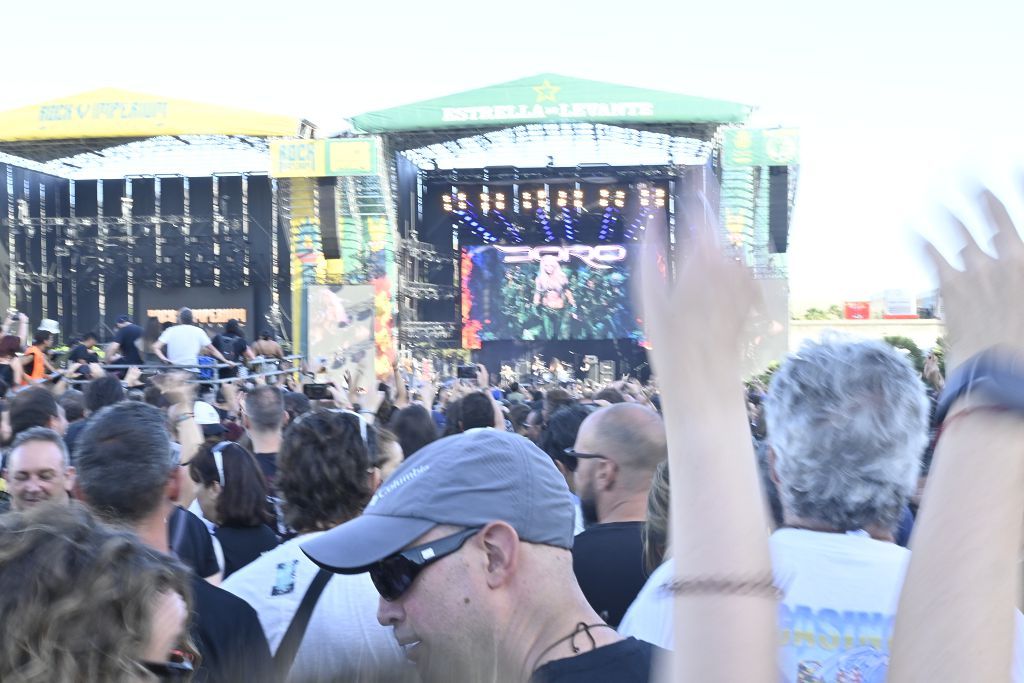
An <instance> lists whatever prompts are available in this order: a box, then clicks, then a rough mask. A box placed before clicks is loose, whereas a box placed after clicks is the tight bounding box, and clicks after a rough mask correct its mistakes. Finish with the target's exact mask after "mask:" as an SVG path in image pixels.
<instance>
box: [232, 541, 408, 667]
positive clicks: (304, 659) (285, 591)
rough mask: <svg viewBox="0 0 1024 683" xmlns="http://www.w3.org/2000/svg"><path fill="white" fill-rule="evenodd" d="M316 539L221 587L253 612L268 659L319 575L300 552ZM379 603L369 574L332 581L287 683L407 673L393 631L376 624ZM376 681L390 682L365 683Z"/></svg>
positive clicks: (286, 547)
mask: <svg viewBox="0 0 1024 683" xmlns="http://www.w3.org/2000/svg"><path fill="white" fill-rule="evenodd" d="M320 533H323V532H316V533H311V534H305V535H303V536H299V537H298V538H293V539H292V540H290V541H288V542H287V543H284V544H282V545H279V546H278V547H277V548H275V549H273V550H271V551H269V552H267V553H264V554H263V555H261V556H260V557H259V558H257V559H256V560H255V561H254V562H252V563H250V564H248V565H246V566H245V567H242V568H241V569H239V570H238V571H236V572H235V573H233V574H232V575H231V576H229V577H228V578H227V579H225V580H224V583H223V585H222V586H221V587H222V588H223V589H224V590H226V591H229V592H231V593H234V594H235V595H237V596H238V597H240V598H242V599H243V600H245V601H246V602H248V603H249V604H250V605H252V607H253V609H255V610H256V614H258V615H259V618H260V623H261V624H262V625H263V632H264V633H265V634H266V636H267V642H268V643H269V644H270V651H271V652H272V653H274V652H277V648H278V646H279V645H280V644H281V639H282V638H284V634H285V631H287V630H288V625H289V624H291V621H292V618H293V617H294V616H295V612H296V611H297V610H298V609H299V604H300V603H301V602H302V598H303V596H305V595H306V590H308V589H309V585H310V584H311V583H312V582H313V578H314V577H315V576H316V574H317V571H318V570H319V568H318V567H317V566H316V565H315V564H314V563H313V562H312V560H310V559H309V558H308V557H306V556H305V555H304V554H303V552H302V550H301V549H300V546H301V545H302V544H303V543H306V542H307V541H309V540H311V539H313V538H316V536H318V535H319V534H320ZM378 598H379V596H378V594H377V590H376V589H375V588H374V587H373V582H371V581H370V576H369V574H355V575H351V576H348V575H344V574H334V575H332V576H331V580H330V581H328V582H327V585H326V587H325V588H324V591H323V593H321V595H320V599H319V600H318V601H317V603H316V608H315V609H314V610H313V614H312V616H311V617H310V620H309V625H308V626H307V628H306V634H305V636H304V637H303V639H302V644H301V645H300V646H299V650H298V652H297V653H296V655H295V663H294V664H293V665H292V671H291V676H290V677H289V680H292V681H304V680H357V679H359V672H366V671H373V672H378V673H379V672H382V671H383V672H394V673H395V674H396V675H394V676H393V678H395V679H397V678H398V677H399V675H401V674H404V673H405V672H407V671H409V668H410V664H409V663H408V662H407V660H406V659H405V656H404V654H403V652H402V649H401V648H400V647H399V645H398V643H397V642H396V641H395V639H394V637H393V636H392V634H391V628H390V627H385V626H381V625H380V623H378V622H377V603H378ZM378 679H380V680H390V679H389V678H388V677H387V676H383V677H382V676H378V677H377V678H375V679H368V680H378ZM359 680H361V679H359Z"/></svg>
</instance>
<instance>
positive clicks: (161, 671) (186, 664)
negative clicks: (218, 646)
mask: <svg viewBox="0 0 1024 683" xmlns="http://www.w3.org/2000/svg"><path fill="white" fill-rule="evenodd" d="M171 657H172V658H174V659H172V660H169V661H166V662H139V663H140V664H141V665H142V668H144V669H145V670H146V671H148V672H149V673H151V674H153V675H154V676H156V677H157V678H158V679H160V680H161V681H188V680H191V679H192V674H193V673H195V669H194V667H193V666H192V661H191V657H190V656H189V655H187V654H185V653H184V652H178V651H175V652H174V653H172V655H171ZM175 660H177V661H175Z"/></svg>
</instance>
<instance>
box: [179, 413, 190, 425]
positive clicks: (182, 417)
mask: <svg viewBox="0 0 1024 683" xmlns="http://www.w3.org/2000/svg"><path fill="white" fill-rule="evenodd" d="M193 417H195V416H194V415H193V414H192V413H182V414H181V415H179V416H178V417H176V418H174V424H179V423H181V422H185V421H186V420H191V419H192V418H193Z"/></svg>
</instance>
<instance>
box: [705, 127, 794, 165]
mask: <svg viewBox="0 0 1024 683" xmlns="http://www.w3.org/2000/svg"><path fill="white" fill-rule="evenodd" d="M722 163H723V165H725V166H793V165H795V164H798V163H800V133H799V132H798V131H797V129H795V128H771V129H755V128H734V129H732V130H727V131H725V141H724V144H723V146H722Z"/></svg>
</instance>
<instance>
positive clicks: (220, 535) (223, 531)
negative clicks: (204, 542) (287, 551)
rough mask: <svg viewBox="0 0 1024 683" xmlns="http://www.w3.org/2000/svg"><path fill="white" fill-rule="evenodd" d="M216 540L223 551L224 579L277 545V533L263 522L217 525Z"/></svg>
mask: <svg viewBox="0 0 1024 683" xmlns="http://www.w3.org/2000/svg"><path fill="white" fill-rule="evenodd" d="M217 540H218V541H220V547H221V549H222V550H223V551H224V578H225V579H226V578H228V577H229V576H231V574H232V573H233V572H236V571H238V570H239V569H241V568H242V567H244V566H245V565H247V564H249V563H250V562H252V561H253V560H255V559H256V558H257V557H259V556H260V555H262V554H263V553H265V552H267V551H268V550H273V549H274V548H276V547H277V534H275V533H274V531H273V530H272V529H271V528H270V527H268V526H266V525H264V524H260V525H259V526H253V527H230V526H219V527H217Z"/></svg>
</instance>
